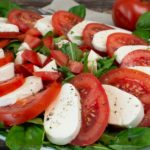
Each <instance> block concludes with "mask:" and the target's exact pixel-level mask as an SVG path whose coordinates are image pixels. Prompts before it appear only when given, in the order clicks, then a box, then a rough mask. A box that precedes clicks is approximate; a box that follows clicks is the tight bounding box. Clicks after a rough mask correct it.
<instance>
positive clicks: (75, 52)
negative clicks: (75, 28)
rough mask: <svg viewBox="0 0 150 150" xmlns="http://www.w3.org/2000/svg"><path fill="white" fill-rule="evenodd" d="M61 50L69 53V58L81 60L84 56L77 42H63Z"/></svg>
mask: <svg viewBox="0 0 150 150" xmlns="http://www.w3.org/2000/svg"><path fill="white" fill-rule="evenodd" d="M61 51H62V52H63V53H64V54H67V55H68V56H69V58H70V59H71V60H74V61H80V60H81V58H82V56H83V52H82V51H81V50H80V49H79V47H78V46H77V45H76V44H75V43H71V42H69V43H66V44H63V46H62V48H61Z"/></svg>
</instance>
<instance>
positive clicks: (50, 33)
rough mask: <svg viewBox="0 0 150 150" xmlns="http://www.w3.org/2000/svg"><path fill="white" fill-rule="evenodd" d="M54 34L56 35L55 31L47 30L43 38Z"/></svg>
mask: <svg viewBox="0 0 150 150" xmlns="http://www.w3.org/2000/svg"><path fill="white" fill-rule="evenodd" d="M53 35H54V33H53V31H49V32H47V33H46V34H45V35H44V36H43V38H46V37H49V36H53Z"/></svg>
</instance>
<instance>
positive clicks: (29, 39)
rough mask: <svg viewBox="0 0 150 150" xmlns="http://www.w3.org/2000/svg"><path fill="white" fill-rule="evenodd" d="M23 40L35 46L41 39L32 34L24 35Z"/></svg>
mask: <svg viewBox="0 0 150 150" xmlns="http://www.w3.org/2000/svg"><path fill="white" fill-rule="evenodd" d="M24 42H26V43H28V45H29V46H30V47H31V48H36V47H38V46H39V45H40V44H41V39H40V38H38V37H35V36H33V35H29V34H27V35H25V39H24Z"/></svg>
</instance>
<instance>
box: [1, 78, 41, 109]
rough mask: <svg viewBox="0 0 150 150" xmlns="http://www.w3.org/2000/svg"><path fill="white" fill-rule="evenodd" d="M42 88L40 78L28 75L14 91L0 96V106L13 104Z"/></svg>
mask: <svg viewBox="0 0 150 150" xmlns="http://www.w3.org/2000/svg"><path fill="white" fill-rule="evenodd" d="M41 89H43V83H42V80H41V78H39V77H35V76H30V77H27V78H26V79H25V83H24V84H23V85H22V86H20V87H19V88H18V89H16V90H15V91H13V92H11V93H9V94H6V95H4V96H2V97H0V107H1V106H8V105H12V104H15V103H16V102H17V101H18V100H22V99H24V98H26V97H29V96H32V95H34V94H36V93H37V92H39V91H40V90H41Z"/></svg>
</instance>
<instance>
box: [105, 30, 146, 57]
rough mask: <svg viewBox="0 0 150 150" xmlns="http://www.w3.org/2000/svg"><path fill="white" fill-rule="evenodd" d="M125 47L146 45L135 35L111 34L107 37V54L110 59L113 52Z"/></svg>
mask: <svg viewBox="0 0 150 150" xmlns="http://www.w3.org/2000/svg"><path fill="white" fill-rule="evenodd" d="M126 45H147V43H146V42H145V41H144V40H142V39H140V38H138V37H136V36H135V35H132V34H128V33H121V32H118V33H113V34H111V35H109V36H108V38H107V42H106V48H107V54H108V55H109V56H110V57H112V56H113V54H114V52H115V51H116V50H117V49H118V48H119V47H121V46H126Z"/></svg>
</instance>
